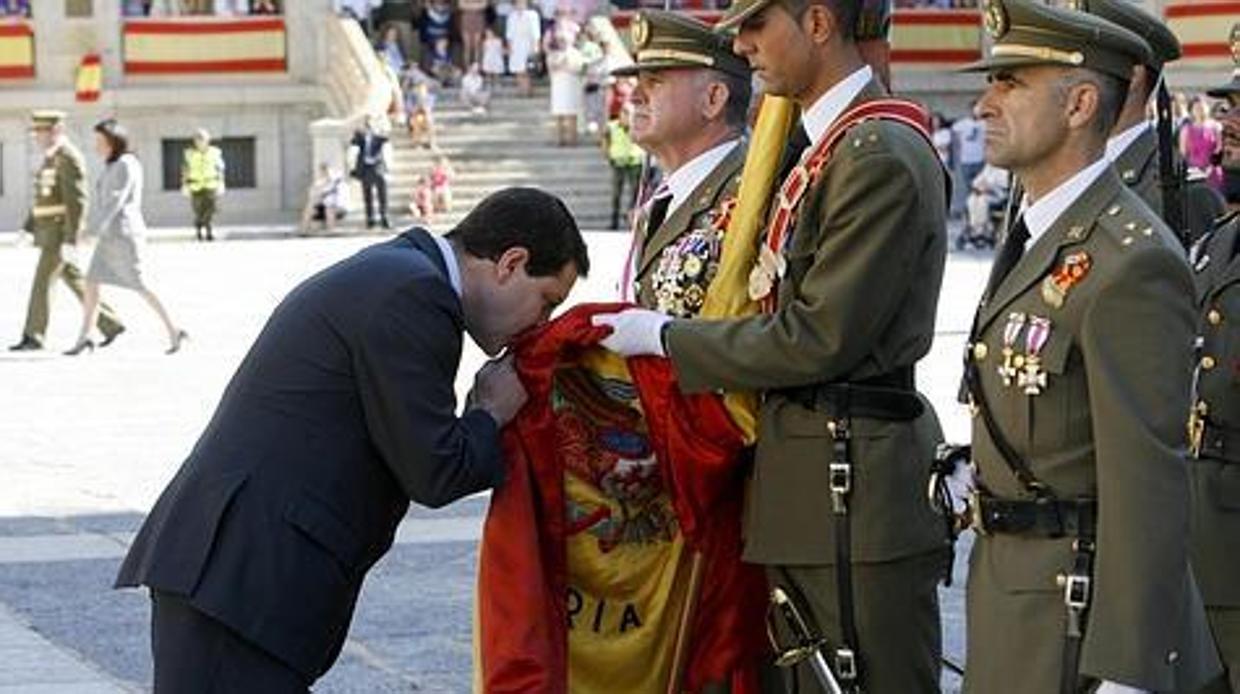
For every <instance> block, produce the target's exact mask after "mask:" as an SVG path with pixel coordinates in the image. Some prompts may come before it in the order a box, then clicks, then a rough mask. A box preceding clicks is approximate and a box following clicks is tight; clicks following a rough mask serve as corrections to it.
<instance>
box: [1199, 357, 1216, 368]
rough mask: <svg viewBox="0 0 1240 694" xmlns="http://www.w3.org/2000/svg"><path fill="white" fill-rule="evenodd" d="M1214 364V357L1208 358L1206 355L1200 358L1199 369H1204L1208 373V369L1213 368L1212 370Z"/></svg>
mask: <svg viewBox="0 0 1240 694" xmlns="http://www.w3.org/2000/svg"><path fill="white" fill-rule="evenodd" d="M1214 363H1215V362H1214V357H1211V356H1209V355H1206V356H1204V357H1202V358H1201V368H1203V369H1205V370H1206V371H1209V370H1210V369H1213V368H1214Z"/></svg>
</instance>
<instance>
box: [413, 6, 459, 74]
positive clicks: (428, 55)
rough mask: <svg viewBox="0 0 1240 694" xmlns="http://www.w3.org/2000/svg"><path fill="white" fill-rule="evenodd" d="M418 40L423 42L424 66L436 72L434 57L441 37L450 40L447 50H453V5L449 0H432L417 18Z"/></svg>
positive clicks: (448, 51)
mask: <svg viewBox="0 0 1240 694" xmlns="http://www.w3.org/2000/svg"><path fill="white" fill-rule="evenodd" d="M417 28H418V40H419V41H420V42H421V44H422V67H423V68H424V69H426V70H428V71H430V72H431V74H434V57H435V55H436V43H437V42H438V41H439V40H440V39H444V40H446V41H447V42H448V47H447V51H445V52H446V53H447V54H448V55H451V50H452V6H451V5H449V4H448V0H430V2H429V3H428V4H427V5H426V7H425V8H423V10H422V14H420V15H418V19H417Z"/></svg>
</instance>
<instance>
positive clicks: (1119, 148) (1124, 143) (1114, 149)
mask: <svg viewBox="0 0 1240 694" xmlns="http://www.w3.org/2000/svg"><path fill="white" fill-rule="evenodd" d="M1151 127H1153V126H1151V125H1150V122H1149V121H1144V120H1143V121H1141V122H1140V123H1137V124H1136V125H1134V126H1132V127H1131V128H1129V129H1127V130H1125V131H1124V132H1122V133H1120V134H1118V135H1116V136H1115V137H1113V138H1111V139H1109V140H1107V161H1110V162H1114V161H1115V160H1116V159H1119V158H1120V157H1121V156H1123V154H1124V152H1125V151H1126V150H1127V149H1128V148H1129V147H1131V146H1132V143H1134V142H1136V141H1137V138H1138V137H1141V136H1142V135H1144V134H1145V132H1146V131H1147V130H1149V129H1150V128H1151Z"/></svg>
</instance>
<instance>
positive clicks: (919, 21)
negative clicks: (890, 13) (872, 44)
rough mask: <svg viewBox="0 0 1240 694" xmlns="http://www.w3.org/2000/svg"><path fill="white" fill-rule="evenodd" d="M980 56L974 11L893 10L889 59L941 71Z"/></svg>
mask: <svg viewBox="0 0 1240 694" xmlns="http://www.w3.org/2000/svg"><path fill="white" fill-rule="evenodd" d="M981 57H982V31H981V15H979V14H978V11H977V10H918V9H902V10H900V11H898V12H896V13H895V24H894V30H893V32H892V36H891V61H892V62H894V63H897V64H898V65H899V66H900V67H901V68H906V67H908V68H922V69H935V70H943V69H950V68H952V67H955V66H959V65H965V64H967V63H971V62H973V61H975V60H980V59H981Z"/></svg>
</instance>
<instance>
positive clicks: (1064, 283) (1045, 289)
mask: <svg viewBox="0 0 1240 694" xmlns="http://www.w3.org/2000/svg"><path fill="white" fill-rule="evenodd" d="M1093 265H1094V261H1093V258H1090V257H1089V254H1088V253H1086V252H1085V251H1077V252H1076V253H1069V254H1068V256H1067V257H1065V258H1064V259H1063V264H1062V265H1060V266H1059V267H1058V268H1057V269H1056V270H1055V271H1054V272H1052V273H1051V274H1049V275H1047V276H1046V279H1044V280H1042V300H1043V301H1045V302H1046V303H1047V304H1048V305H1049V306H1052V307H1054V308H1062V307H1063V302H1064V300H1065V299H1067V298H1068V292H1070V291H1072V288H1073V287H1075V286H1076V285H1078V284H1080V283H1081V281H1082V280H1084V279H1085V277H1086V276H1088V275H1089V270H1090V268H1092V267H1093Z"/></svg>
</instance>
